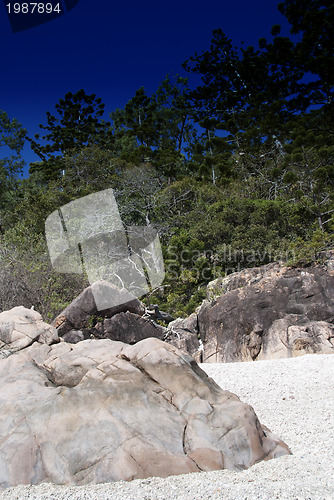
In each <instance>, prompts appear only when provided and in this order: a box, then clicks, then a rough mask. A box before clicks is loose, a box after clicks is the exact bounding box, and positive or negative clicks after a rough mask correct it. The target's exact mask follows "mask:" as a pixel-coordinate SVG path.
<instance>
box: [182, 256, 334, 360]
mask: <svg viewBox="0 0 334 500" xmlns="http://www.w3.org/2000/svg"><path fill="white" fill-rule="evenodd" d="M190 333H192V335H193V337H194V336H198V337H199V338H200V339H201V341H202V344H203V345H202V349H203V352H202V355H203V358H202V359H203V361H204V362H233V361H251V360H257V359H272V358H286V357H292V356H299V355H302V354H309V353H323V354H327V353H334V270H333V257H332V256H331V255H330V256H329V258H328V260H327V261H325V262H324V263H323V264H318V265H317V264H313V265H311V266H309V267H305V268H291V267H290V268H289V267H286V266H284V265H283V264H281V263H273V264H269V265H267V266H262V267H260V268H254V269H246V270H243V271H240V272H238V273H234V274H232V275H230V276H227V277H226V278H220V279H218V280H215V281H214V282H212V283H210V285H209V286H208V300H206V301H204V303H203V304H202V306H201V307H200V308H199V309H198V311H197V327H196V328H193V330H192V332H190ZM190 333H189V332H187V336H189V335H190ZM181 337H182V336H181ZM188 352H190V354H192V355H196V354H197V353H198V351H197V349H196V348H195V349H191V350H189V351H188Z"/></svg>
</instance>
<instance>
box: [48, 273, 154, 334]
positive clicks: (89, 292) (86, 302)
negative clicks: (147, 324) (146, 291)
mask: <svg viewBox="0 0 334 500" xmlns="http://www.w3.org/2000/svg"><path fill="white" fill-rule="evenodd" d="M94 297H98V298H99V304H103V303H104V304H105V309H101V310H97V307H96V303H95V299H94ZM129 297H130V294H129V293H128V292H127V291H126V290H120V289H119V288H117V287H116V286H115V285H112V284H111V283H108V282H106V281H97V282H96V283H93V284H92V285H91V286H89V287H87V288H85V290H83V292H81V294H80V295H79V296H78V297H76V298H75V299H74V300H73V301H72V302H71V304H69V305H68V306H67V307H66V308H65V309H64V310H63V311H62V312H61V313H60V314H59V315H58V316H57V317H56V318H55V319H54V321H53V322H52V325H53V326H55V327H56V328H57V331H58V334H59V336H61V337H63V336H64V335H65V333H67V332H69V331H70V330H73V329H74V330H82V329H84V328H87V327H88V326H93V325H90V323H91V319H92V317H95V316H96V317H101V318H110V317H112V316H114V315H115V314H118V313H120V312H126V311H130V312H132V313H135V314H138V315H140V316H141V315H143V314H144V312H145V308H144V306H143V304H142V303H141V302H140V300H138V299H137V298H133V299H132V300H130V301H129ZM132 297H133V296H132Z"/></svg>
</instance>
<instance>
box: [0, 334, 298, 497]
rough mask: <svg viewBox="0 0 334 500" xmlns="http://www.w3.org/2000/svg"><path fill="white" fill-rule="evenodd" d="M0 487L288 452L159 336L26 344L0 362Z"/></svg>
mask: <svg viewBox="0 0 334 500" xmlns="http://www.w3.org/2000/svg"><path fill="white" fill-rule="evenodd" d="M0 409H1V419H0V436H1V439H0V484H1V487H2V488H6V487H10V486H14V485H17V484H38V483H41V482H52V483H56V484H66V485H70V484H75V485H79V484H88V483H101V482H110V481H116V480H120V479H123V480H131V479H135V478H145V477H148V476H162V477H165V476H168V475H173V474H183V473H187V472H198V471H209V470H216V469H222V468H227V469H233V470H240V469H245V468H247V467H249V466H251V465H252V464H254V463H257V462H259V461H260V460H267V459H270V458H274V457H278V456H280V455H285V454H289V453H290V451H289V449H288V447H287V446H286V445H285V444H284V443H283V442H282V441H281V440H280V439H279V438H278V437H276V436H274V435H273V434H272V433H271V432H270V431H269V430H268V429H267V428H266V427H264V426H262V425H261V424H260V422H259V420H258V419H257V417H256V414H255V413H254V410H253V409H252V408H251V407H250V406H248V405H246V404H244V403H242V402H241V401H240V400H239V398H238V397H237V396H236V395H234V394H231V393H229V392H227V391H224V390H223V389H221V388H220V387H218V386H217V385H216V384H215V383H214V382H213V380H212V379H210V378H209V377H208V376H207V375H206V374H205V373H204V372H203V371H202V370H201V369H200V368H199V366H198V365H197V364H196V362H195V361H194V360H193V359H192V358H190V357H189V356H188V355H187V354H186V353H184V352H182V351H179V350H178V349H177V348H175V347H174V346H171V345H168V344H166V343H164V342H162V341H160V340H158V339H153V338H150V339H146V340H143V341H141V342H138V343H137V344H135V345H132V346H130V345H126V344H123V343H121V342H115V341H111V340H100V341H96V340H86V341H83V342H79V343H77V344H68V343H65V342H60V343H58V344H55V345H52V346H49V345H46V344H44V345H41V344H38V343H34V344H33V345H32V346H30V347H28V348H26V349H24V350H23V351H20V352H18V353H17V354H14V355H12V356H10V357H9V358H7V359H2V360H0Z"/></svg>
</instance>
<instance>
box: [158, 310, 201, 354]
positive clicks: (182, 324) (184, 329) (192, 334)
mask: <svg viewBox="0 0 334 500" xmlns="http://www.w3.org/2000/svg"><path fill="white" fill-rule="evenodd" d="M165 340H166V342H168V343H169V344H172V345H175V347H177V348H178V349H182V350H184V351H186V352H188V353H189V354H190V356H192V357H193V358H194V359H195V361H197V363H201V362H202V358H203V355H202V344H201V343H200V341H199V334H198V325H197V314H196V313H193V314H191V315H190V316H189V317H188V318H185V319H183V318H178V319H176V320H174V321H172V322H171V323H169V325H168V327H167V333H166V337H165Z"/></svg>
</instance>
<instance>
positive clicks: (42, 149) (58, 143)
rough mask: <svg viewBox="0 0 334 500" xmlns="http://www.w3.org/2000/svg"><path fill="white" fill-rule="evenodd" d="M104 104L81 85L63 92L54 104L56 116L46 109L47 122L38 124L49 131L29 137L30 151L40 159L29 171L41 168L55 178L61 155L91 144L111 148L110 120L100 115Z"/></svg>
mask: <svg viewBox="0 0 334 500" xmlns="http://www.w3.org/2000/svg"><path fill="white" fill-rule="evenodd" d="M104 106H105V105H104V104H103V103H102V99H101V98H97V97H96V95H95V94H91V95H87V94H86V93H85V91H84V90H83V89H81V90H79V91H78V92H76V93H75V94H72V92H68V93H67V94H65V98H64V99H60V101H59V103H58V104H56V106H55V107H56V111H57V113H58V116H57V117H56V116H53V115H52V114H51V113H50V112H49V111H47V113H46V117H47V124H46V125H40V128H41V129H43V130H46V131H47V132H48V133H47V134H46V135H44V136H42V137H41V136H40V134H36V135H35V139H36V140H34V139H29V141H30V143H31V147H32V149H33V151H34V152H35V153H36V154H37V155H38V156H39V157H40V158H41V160H42V161H41V162H38V163H33V164H31V167H30V172H31V173H32V172H35V171H42V172H44V174H45V176H46V177H47V178H57V177H59V175H60V173H61V171H62V170H64V162H63V157H64V156H65V155H66V154H68V153H69V152H73V151H78V150H80V149H81V148H83V147H87V146H91V145H93V144H97V145H99V146H101V147H102V146H103V147H105V148H111V147H112V143H113V138H112V134H111V129H110V123H109V122H105V121H104V120H103V119H102V116H103V113H104ZM37 140H38V141H40V142H37ZM41 140H42V143H41ZM45 142H46V143H47V144H45Z"/></svg>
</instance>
